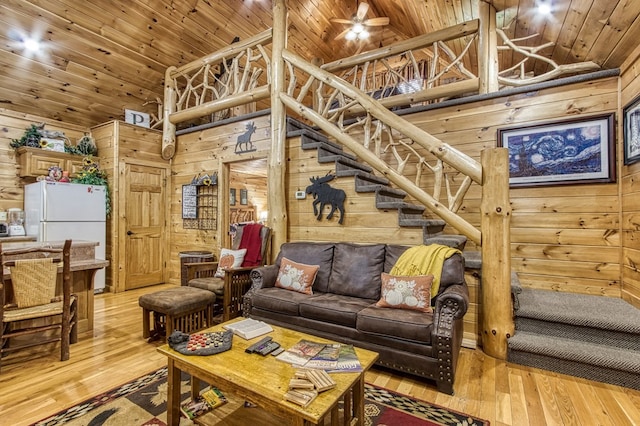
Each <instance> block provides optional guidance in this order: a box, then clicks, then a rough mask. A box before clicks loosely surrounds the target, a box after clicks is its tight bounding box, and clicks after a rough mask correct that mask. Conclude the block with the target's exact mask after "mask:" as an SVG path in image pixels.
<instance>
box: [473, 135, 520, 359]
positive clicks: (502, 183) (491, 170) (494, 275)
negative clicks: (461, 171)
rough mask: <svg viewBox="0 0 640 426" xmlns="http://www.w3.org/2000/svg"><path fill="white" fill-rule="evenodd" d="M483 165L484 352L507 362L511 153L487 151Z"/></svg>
mask: <svg viewBox="0 0 640 426" xmlns="http://www.w3.org/2000/svg"><path fill="white" fill-rule="evenodd" d="M480 157H481V158H480V161H481V163H482V170H483V175H482V176H483V179H482V202H481V204H480V214H481V229H482V282H481V289H482V307H481V312H482V348H483V350H484V352H485V353H486V354H487V355H489V356H492V357H494V358H498V359H502V360H506V359H507V338H508V337H510V336H512V335H513V330H514V324H513V303H512V300H511V232H510V226H511V204H510V201H509V151H508V150H507V148H493V149H485V150H483V151H482V153H481V156H480Z"/></svg>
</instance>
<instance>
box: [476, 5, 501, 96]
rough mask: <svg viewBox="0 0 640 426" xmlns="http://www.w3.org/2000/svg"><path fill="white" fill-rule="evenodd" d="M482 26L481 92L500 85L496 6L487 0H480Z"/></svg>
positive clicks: (488, 91)
mask: <svg viewBox="0 0 640 426" xmlns="http://www.w3.org/2000/svg"><path fill="white" fill-rule="evenodd" d="M478 11H479V15H480V16H479V18H480V28H479V29H478V35H479V39H478V77H479V78H480V93H493V92H497V91H498V89H499V87H498V34H497V33H496V8H495V7H494V6H493V5H491V4H489V3H487V2H486V1H479V2H478Z"/></svg>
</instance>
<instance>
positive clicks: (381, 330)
mask: <svg viewBox="0 0 640 426" xmlns="http://www.w3.org/2000/svg"><path fill="white" fill-rule="evenodd" d="M407 248H408V247H407V246H398V245H388V244H367V245H357V244H350V243H335V244H334V243H312V242H290V243H285V244H283V245H282V247H281V249H280V253H279V254H278V256H277V258H276V262H275V265H268V266H264V267H260V268H257V269H254V270H253V271H252V273H251V279H252V287H251V289H250V290H249V292H248V293H247V294H246V295H245V297H244V302H243V314H244V316H245V317H251V318H255V319H259V320H263V321H265V322H268V323H271V324H275V325H280V326H283V327H288V328H291V329H295V330H299V331H302V332H306V333H309V334H313V335H317V336H320V337H324V338H328V339H331V340H335V341H338V342H342V343H349V344H354V345H356V346H359V347H363V348H366V349H369V350H373V351H376V352H378V353H379V354H380V357H379V359H378V362H377V364H379V365H382V366H385V367H390V368H392V369H396V370H400V371H403V372H407V373H411V374H413V375H417V376H420V377H425V378H428V379H431V380H435V382H436V385H437V389H438V390H439V391H441V392H444V393H448V394H453V382H454V377H455V369H456V363H457V360H458V354H459V353H460V346H461V342H462V318H463V316H464V314H465V313H466V311H467V307H468V303H469V293H468V288H467V285H466V282H465V280H464V258H463V257H462V255H461V254H454V255H453V256H451V257H449V258H448V259H446V260H445V262H444V265H443V270H442V275H441V280H440V281H441V282H440V288H439V291H438V294H437V295H436V296H435V297H434V298H433V300H432V306H434V310H433V313H423V312H419V311H415V310H406V309H393V308H378V307H375V306H374V305H375V303H376V302H377V301H378V299H379V298H380V288H381V277H380V276H381V273H382V272H383V271H384V272H387V273H388V272H389V271H390V270H391V268H392V267H393V265H394V264H395V262H396V260H397V259H398V257H399V256H400V255H401V254H402V253H403V252H404V251H405V250H406V249H407ZM283 257H286V258H287V259H290V260H293V261H294V262H298V263H304V264H308V265H319V266H320V268H319V270H318V273H317V276H316V279H315V282H314V284H313V294H312V295H308V294H302V293H298V292H295V291H291V290H287V289H283V288H279V287H275V286H274V285H275V282H276V278H277V275H278V271H279V268H280V262H281V260H282V258H283Z"/></svg>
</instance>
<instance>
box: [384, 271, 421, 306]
mask: <svg viewBox="0 0 640 426" xmlns="http://www.w3.org/2000/svg"><path fill="white" fill-rule="evenodd" d="M381 278H382V288H381V292H380V300H378V303H376V306H377V307H379V308H397V309H413V310H416V311H421V312H433V310H432V309H431V284H432V283H433V275H416V276H410V277H404V276H394V275H389V274H387V273H384V272H383V273H382V276H381Z"/></svg>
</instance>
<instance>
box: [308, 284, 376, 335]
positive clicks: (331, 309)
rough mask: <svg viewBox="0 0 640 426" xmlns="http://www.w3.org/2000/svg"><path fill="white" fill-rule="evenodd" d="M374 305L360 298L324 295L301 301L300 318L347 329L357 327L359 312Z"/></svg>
mask: <svg viewBox="0 0 640 426" xmlns="http://www.w3.org/2000/svg"><path fill="white" fill-rule="evenodd" d="M371 305H372V302H371V301H370V300H364V299H360V298H358V297H350V296H340V295H337V294H329V293H327V294H322V295H317V296H315V297H313V298H312V299H307V300H301V301H300V306H299V310H300V316H302V317H305V318H310V319H314V320H318V321H324V322H329V323H332V324H339V325H344V326H347V327H353V328H355V326H356V316H357V314H358V312H360V311H361V310H363V309H364V308H366V307H369V306H371Z"/></svg>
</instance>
